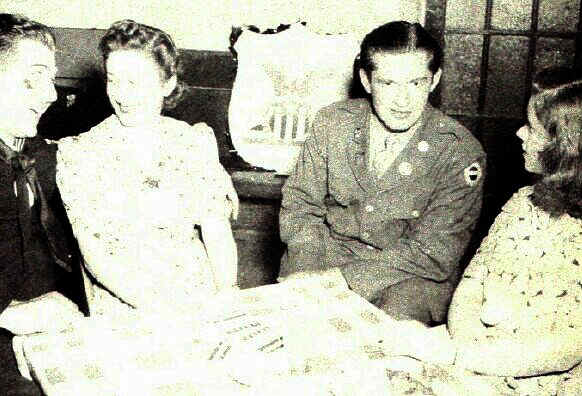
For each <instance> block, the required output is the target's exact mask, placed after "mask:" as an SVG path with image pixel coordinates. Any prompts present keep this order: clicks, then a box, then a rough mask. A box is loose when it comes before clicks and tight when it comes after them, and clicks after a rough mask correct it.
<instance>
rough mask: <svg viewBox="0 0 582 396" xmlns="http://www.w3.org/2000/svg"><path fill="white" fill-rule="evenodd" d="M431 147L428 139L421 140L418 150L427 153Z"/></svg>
mask: <svg viewBox="0 0 582 396" xmlns="http://www.w3.org/2000/svg"><path fill="white" fill-rule="evenodd" d="M429 148H430V146H429V145H428V142H427V141H426V140H421V141H420V142H418V151H421V152H423V153H426V152H427V151H428V149H429Z"/></svg>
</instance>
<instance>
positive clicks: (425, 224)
mask: <svg viewBox="0 0 582 396" xmlns="http://www.w3.org/2000/svg"><path fill="white" fill-rule="evenodd" d="M475 166H476V167H477V168H478V170H479V175H478V179H477V180H476V181H473V180H470V179H469V180H468V172H469V170H470V169H471V167H475ZM485 166H486V160H485V156H484V155H482V156H479V157H478V158H473V159H471V158H461V159H459V160H455V161H453V162H452V164H451V165H450V169H449V171H448V172H447V175H446V177H444V178H443V180H442V181H441V182H440V183H439V187H438V188H437V190H436V191H435V193H434V194H433V196H432V197H431V199H430V203H429V204H428V206H427V207H426V209H425V210H424V211H423V212H422V214H421V215H420V218H419V220H418V221H414V222H411V226H410V229H409V230H408V231H407V232H406V233H405V235H404V236H403V237H401V238H399V239H398V240H397V241H396V243H394V244H393V245H392V246H387V247H383V248H376V249H369V248H365V247H363V246H360V247H356V248H355V249H354V251H353V253H354V254H355V255H356V256H358V257H359V259H360V260H358V261H356V262H354V263H352V264H349V265H347V266H344V267H342V273H343V274H344V276H345V278H346V280H347V282H348V284H349V285H350V287H351V288H352V289H353V290H354V291H356V292H358V291H363V290H368V293H376V292H379V291H380V290H382V289H384V288H385V287H388V286H390V284H392V283H393V282H391V279H390V278H389V277H390V275H389V274H390V273H393V270H394V269H397V270H399V271H402V272H404V273H406V274H409V275H410V276H416V277H421V278H425V279H431V280H434V281H437V282H444V281H446V280H448V279H450V278H451V276H453V274H454V273H455V272H456V271H457V270H458V266H459V261H460V259H461V257H462V256H463V253H464V251H465V249H466V247H467V245H468V243H469V240H470V239H471V235H472V233H473V230H474V228H475V225H476V222H477V220H478V218H479V215H480V212H481V203H482V194H483V179H484V170H485ZM361 261H364V262H365V264H366V265H362V264H361ZM371 284H373V285H375V286H376V287H375V289H376V290H370V287H369V285H371ZM369 297H372V296H369Z"/></svg>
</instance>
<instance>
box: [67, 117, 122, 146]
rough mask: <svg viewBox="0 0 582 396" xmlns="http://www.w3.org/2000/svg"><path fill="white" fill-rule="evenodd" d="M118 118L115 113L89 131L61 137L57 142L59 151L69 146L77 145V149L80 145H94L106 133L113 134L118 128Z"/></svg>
mask: <svg viewBox="0 0 582 396" xmlns="http://www.w3.org/2000/svg"><path fill="white" fill-rule="evenodd" d="M116 120H117V119H116V117H115V115H111V116H109V117H107V118H106V119H104V120H103V121H101V122H100V123H99V124H97V125H95V126H94V127H92V128H91V129H89V130H88V131H87V132H83V133H80V134H79V135H77V136H68V137H65V138H61V139H59V140H58V141H57V142H56V143H57V144H58V147H59V151H61V150H66V149H67V148H69V147H75V149H78V148H79V147H80V146H81V147H82V146H92V145H93V144H95V143H97V142H98V141H99V140H101V139H102V138H103V136H104V135H112V134H113V133H114V132H113V131H114V129H116V128H115V127H116Z"/></svg>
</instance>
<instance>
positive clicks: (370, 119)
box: [279, 21, 485, 324]
mask: <svg viewBox="0 0 582 396" xmlns="http://www.w3.org/2000/svg"><path fill="white" fill-rule="evenodd" d="M441 62H442V49H441V48H440V46H439V45H438V43H437V42H436V41H435V40H434V39H433V38H432V37H431V36H430V34H428V32H426V30H425V29H424V28H423V27H422V26H421V25H419V24H418V23H416V24H411V23H408V22H403V21H398V22H391V23H388V24H385V25H383V26H380V27H378V28H376V29H375V30H373V31H372V32H371V33H369V34H368V35H367V36H366V37H365V38H364V40H363V42H362V44H361V51H360V55H359V76H360V79H361V81H362V85H363V86H364V88H365V90H366V92H367V93H368V98H366V99H350V100H346V101H343V102H338V103H334V104H332V105H330V106H328V107H325V108H323V109H322V110H320V111H319V113H318V114H317V115H316V117H315V119H314V122H313V125H312V128H311V131H310V136H309V137H308V139H307V140H306V142H305V145H304V146H303V148H302V151H301V154H300V156H299V159H298V162H297V164H296V166H295V169H294V171H293V172H292V174H291V176H290V177H289V179H288V180H287V182H286V183H285V186H284V187H283V191H282V193H283V201H282V207H281V213H280V227H281V238H282V240H283V241H284V242H286V243H287V251H286V252H285V254H284V256H283V259H282V262H281V271H280V274H279V276H280V280H284V279H288V278H292V277H294V276H298V274H301V273H304V272H317V271H322V270H327V269H330V268H338V269H339V270H340V271H341V274H342V275H343V277H344V278H345V280H346V281H347V283H348V285H349V286H350V288H351V289H352V290H354V291H355V292H357V293H359V294H360V295H362V296H363V297H364V298H366V299H368V300H369V301H372V302H373V303H375V304H376V305H378V306H379V307H380V308H381V309H382V310H384V311H385V312H387V313H388V314H390V315H391V316H393V317H395V318H397V319H414V320H418V321H420V322H423V323H426V324H438V323H442V322H443V321H444V320H445V317H446V312H447V308H448V305H449V302H450V299H451V295H452V292H453V291H454V288H455V285H456V282H457V280H458V273H459V271H460V268H459V261H460V259H461V257H462V255H463V253H464V250H465V248H466V247H467V244H468V242H469V239H470V237H471V233H472V231H473V230H474V228H475V224H476V221H477V219H478V217H479V214H480V210H481V201H482V188H483V173H484V169H485V154H484V152H483V150H482V148H481V145H480V144H479V142H478V141H477V140H476V139H475V138H474V137H473V136H472V135H471V133H470V132H469V131H468V130H467V129H465V128H464V127H463V126H462V125H460V124H459V123H458V122H456V121H455V120H453V119H451V118H450V117H448V116H446V115H445V114H443V113H442V112H441V111H439V110H437V109H435V108H433V107H432V106H431V105H430V104H428V96H429V94H430V92H432V91H433V90H434V89H435V88H436V86H437V85H438V83H439V80H440V77H441V73H442V71H441Z"/></svg>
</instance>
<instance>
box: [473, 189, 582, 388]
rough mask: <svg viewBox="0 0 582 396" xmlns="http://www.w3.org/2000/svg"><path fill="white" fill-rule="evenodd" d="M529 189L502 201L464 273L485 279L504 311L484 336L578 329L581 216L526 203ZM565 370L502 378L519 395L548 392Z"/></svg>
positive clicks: (581, 323)
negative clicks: (499, 321)
mask: <svg viewBox="0 0 582 396" xmlns="http://www.w3.org/2000/svg"><path fill="white" fill-rule="evenodd" d="M532 192H533V188H532V187H525V188H522V189H520V190H519V191H518V192H517V193H516V194H515V195H514V196H513V197H512V198H511V199H510V200H509V201H508V202H507V204H505V206H504V207H503V209H502V211H501V213H500V214H499V216H498V217H497V218H496V220H495V223H494V224H493V226H492V227H491V229H490V231H489V235H488V236H487V237H486V238H485V239H484V240H483V242H482V243H481V246H480V248H479V250H478V251H477V253H476V255H475V256H474V258H473V260H472V261H471V263H470V265H469V267H468V268H467V270H466V271H465V274H464V275H463V276H464V277H477V278H479V279H484V282H483V283H484V295H485V297H486V299H487V301H488V302H489V303H490V304H492V305H495V306H496V308H497V309H502V310H506V312H508V313H509V315H508V317H509V318H510V319H509V320H508V323H507V324H505V325H504V326H503V328H498V327H497V326H493V327H490V328H487V329H486V333H485V336H486V337H495V338H496V337H498V336H501V337H507V336H508V334H509V333H513V335H512V336H513V337H516V338H517V339H519V338H520V337H522V336H525V335H526V334H530V335H531V334H535V335H537V336H540V337H543V336H544V334H552V333H555V334H556V333H557V334H559V333H560V332H561V331H562V329H566V328H571V329H580V330H582V303H581V301H582V265H581V264H582V219H575V218H573V217H571V216H569V215H567V214H564V215H562V216H560V217H557V218H556V217H550V215H549V214H548V213H546V212H544V211H543V210H541V209H539V208H537V207H535V206H534V205H533V204H532V203H531V201H530V199H529V196H530V195H531V193H532ZM481 271H483V272H481ZM482 315H483V313H482ZM508 330H510V332H508ZM581 359H582V357H581ZM569 376H570V373H564V374H559V375H547V376H542V377H532V378H525V379H513V378H511V379H509V378H508V379H506V380H505V381H506V383H507V385H508V386H509V388H511V389H514V390H515V391H516V392H517V394H520V395H527V394H531V395H546V394H547V395H553V394H555V392H556V390H557V389H558V387H559V386H560V382H562V381H564V380H567V379H568V377H569Z"/></svg>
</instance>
